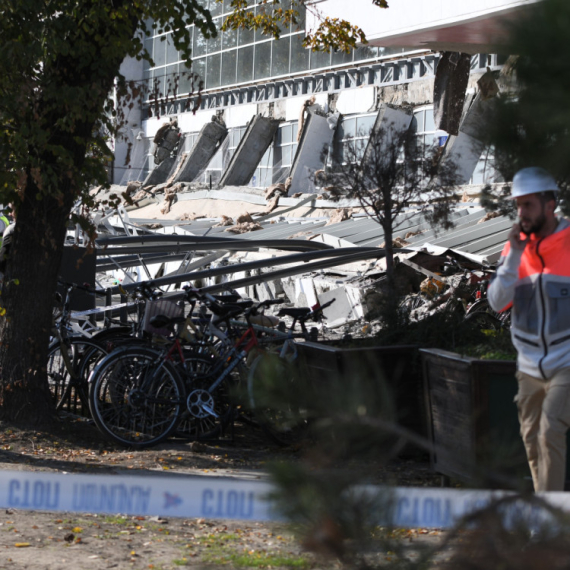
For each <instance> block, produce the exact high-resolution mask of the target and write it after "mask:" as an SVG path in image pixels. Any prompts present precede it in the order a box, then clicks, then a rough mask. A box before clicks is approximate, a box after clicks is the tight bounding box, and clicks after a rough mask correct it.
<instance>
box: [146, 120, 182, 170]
mask: <svg viewBox="0 0 570 570" xmlns="http://www.w3.org/2000/svg"><path fill="white" fill-rule="evenodd" d="M179 140H180V129H179V128H178V120H177V119H172V120H171V121H170V122H168V123H164V124H163V125H162V126H161V127H160V128H159V129H158V131H156V135H154V139H153V140H152V142H153V143H154V144H155V145H156V150H155V151H154V162H155V164H156V165H159V164H160V163H161V162H163V161H164V159H166V158H168V157H169V156H170V154H171V152H172V151H173V150H174V149H175V148H176V147H177V146H178V142H179Z"/></svg>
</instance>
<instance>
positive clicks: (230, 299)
mask: <svg viewBox="0 0 570 570" xmlns="http://www.w3.org/2000/svg"><path fill="white" fill-rule="evenodd" d="M212 297H213V298H214V299H216V301H219V302H220V303H233V304H237V302H238V301H241V300H242V298H241V297H240V296H239V295H238V294H237V293H236V294H235V295H234V294H229V295H212Z"/></svg>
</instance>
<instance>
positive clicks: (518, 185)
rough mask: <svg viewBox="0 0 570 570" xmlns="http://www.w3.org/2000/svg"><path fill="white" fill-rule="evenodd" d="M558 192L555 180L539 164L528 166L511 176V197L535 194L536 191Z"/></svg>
mask: <svg viewBox="0 0 570 570" xmlns="http://www.w3.org/2000/svg"><path fill="white" fill-rule="evenodd" d="M549 191H550V192H559V191H560V188H558V184H556V180H554V177H553V176H552V174H550V172H548V170H546V169H545V168H541V167H540V166H530V167H528V168H523V169H522V170H519V171H518V172H517V173H516V174H515V177H514V178H513V187H512V189H511V196H510V197H511V198H518V197H519V196H526V195H527V194H536V193H537V192H549Z"/></svg>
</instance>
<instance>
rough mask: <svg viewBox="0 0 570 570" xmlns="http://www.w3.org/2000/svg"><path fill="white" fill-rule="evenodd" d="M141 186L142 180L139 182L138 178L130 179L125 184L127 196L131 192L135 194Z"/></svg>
mask: <svg viewBox="0 0 570 570" xmlns="http://www.w3.org/2000/svg"><path fill="white" fill-rule="evenodd" d="M141 186H142V182H139V181H138V180H131V181H130V182H129V183H128V184H127V190H126V194H127V196H131V195H132V194H136V192H137V191H138V190H140V188H141ZM145 194H146V192H145Z"/></svg>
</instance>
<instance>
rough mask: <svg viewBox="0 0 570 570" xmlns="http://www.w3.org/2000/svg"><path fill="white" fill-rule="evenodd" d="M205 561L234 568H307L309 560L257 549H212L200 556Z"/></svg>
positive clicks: (309, 564)
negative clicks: (238, 550)
mask: <svg viewBox="0 0 570 570" xmlns="http://www.w3.org/2000/svg"><path fill="white" fill-rule="evenodd" d="M202 558H203V560H204V561H205V562H209V563H211V564H230V563H231V564H233V565H234V566H235V567H236V568H275V567H288V568H301V569H302V568H309V567H310V566H311V561H310V560H309V558H308V557H306V556H301V555H287V554H280V553H276V554H272V553H270V552H264V551H259V550H249V551H243V552H235V551H231V550H226V549H222V550H221V551H220V552H217V551H213V552H208V553H205V555H204V556H202Z"/></svg>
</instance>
